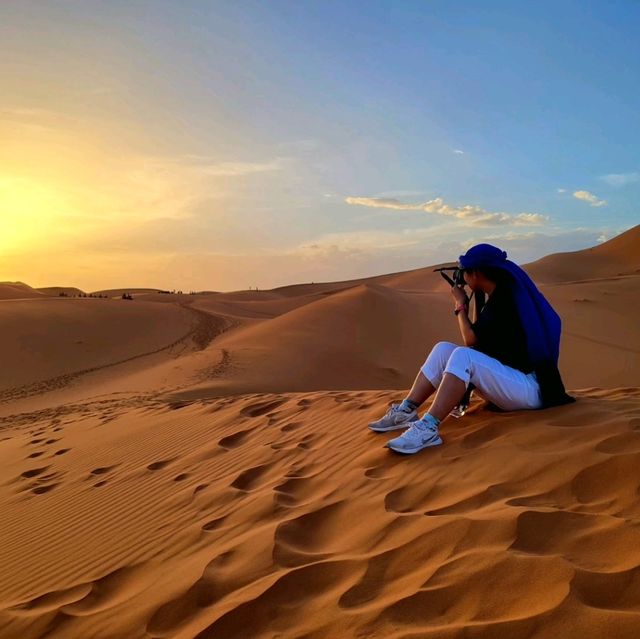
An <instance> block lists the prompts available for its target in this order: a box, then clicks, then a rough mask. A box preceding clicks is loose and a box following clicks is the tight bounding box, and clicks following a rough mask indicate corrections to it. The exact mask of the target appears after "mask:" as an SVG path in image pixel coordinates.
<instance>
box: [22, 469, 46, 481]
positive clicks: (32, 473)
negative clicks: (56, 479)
mask: <svg viewBox="0 0 640 639" xmlns="http://www.w3.org/2000/svg"><path fill="white" fill-rule="evenodd" d="M49 468H51V466H42V468H32V469H31V470H25V471H24V472H23V473H22V474H21V475H20V477H22V478H24V479H27V478H30V477H37V476H38V475H42V473H44V471H45V470H48V469H49Z"/></svg>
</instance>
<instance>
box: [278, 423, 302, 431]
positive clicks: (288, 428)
mask: <svg viewBox="0 0 640 639" xmlns="http://www.w3.org/2000/svg"><path fill="white" fill-rule="evenodd" d="M302 424H303V422H289V423H288V424H285V425H284V426H283V427H282V428H281V429H280V432H281V433H289V432H291V431H292V430H296V428H300V426H302Z"/></svg>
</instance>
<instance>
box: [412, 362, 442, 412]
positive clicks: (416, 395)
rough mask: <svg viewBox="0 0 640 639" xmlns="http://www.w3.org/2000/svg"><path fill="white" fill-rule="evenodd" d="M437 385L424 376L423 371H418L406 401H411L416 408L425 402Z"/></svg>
mask: <svg viewBox="0 0 640 639" xmlns="http://www.w3.org/2000/svg"><path fill="white" fill-rule="evenodd" d="M435 390H436V389H435V386H434V385H433V384H432V383H431V382H430V381H429V380H428V379H427V378H426V377H425V376H424V373H423V372H422V371H418V374H417V375H416V379H415V381H414V382H413V386H412V387H411V390H410V391H409V394H408V395H407V397H406V399H405V401H407V402H411V403H412V404H413V405H414V407H415V408H418V407H420V406H422V404H424V403H425V402H426V401H427V399H429V397H431V395H433V393H434V392H435Z"/></svg>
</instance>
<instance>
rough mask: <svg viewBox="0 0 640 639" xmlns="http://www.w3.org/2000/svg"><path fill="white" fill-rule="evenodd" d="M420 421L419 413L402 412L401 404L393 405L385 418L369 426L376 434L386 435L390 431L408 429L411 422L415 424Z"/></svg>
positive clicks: (413, 411)
mask: <svg viewBox="0 0 640 639" xmlns="http://www.w3.org/2000/svg"><path fill="white" fill-rule="evenodd" d="M416 419H418V413H417V411H415V410H412V411H411V412H410V413H407V412H406V411H404V410H400V404H391V408H390V409H389V410H388V411H387V412H386V414H385V415H384V417H381V418H380V419H379V420H377V421H375V422H371V423H370V424H369V428H370V429H371V430H373V431H375V432H376V433H386V432H387V431H389V430H399V429H400V428H406V427H407V424H408V423H409V422H413V421H415V420H416Z"/></svg>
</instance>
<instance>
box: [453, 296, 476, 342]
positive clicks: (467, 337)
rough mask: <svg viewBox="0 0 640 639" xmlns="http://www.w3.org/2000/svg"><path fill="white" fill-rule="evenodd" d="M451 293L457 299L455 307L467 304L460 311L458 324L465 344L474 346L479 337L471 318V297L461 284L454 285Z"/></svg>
mask: <svg viewBox="0 0 640 639" xmlns="http://www.w3.org/2000/svg"><path fill="white" fill-rule="evenodd" d="M451 295H453V299H454V300H455V307H460V306H461V305H462V304H464V305H465V308H463V309H462V310H461V311H460V312H459V313H458V326H459V327H460V334H461V335H462V340H463V341H464V345H465V346H474V345H475V344H476V342H477V341H478V338H477V336H476V334H475V332H474V331H473V328H472V327H471V321H470V320H469V298H468V297H467V294H466V293H465V292H464V289H463V288H462V287H459V286H454V287H452V289H451Z"/></svg>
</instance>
